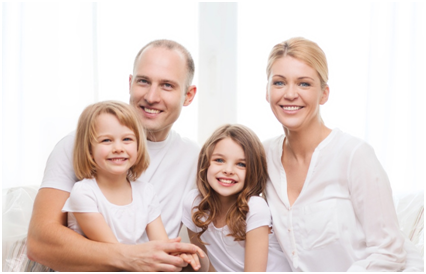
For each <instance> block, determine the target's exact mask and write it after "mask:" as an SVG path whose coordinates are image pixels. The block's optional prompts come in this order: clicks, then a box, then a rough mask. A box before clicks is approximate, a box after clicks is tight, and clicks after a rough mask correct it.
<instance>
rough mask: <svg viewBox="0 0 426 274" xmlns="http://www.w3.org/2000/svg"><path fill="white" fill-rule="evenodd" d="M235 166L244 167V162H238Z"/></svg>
mask: <svg viewBox="0 0 426 274" xmlns="http://www.w3.org/2000/svg"><path fill="white" fill-rule="evenodd" d="M237 166H240V167H246V164H245V163H238V164H237Z"/></svg>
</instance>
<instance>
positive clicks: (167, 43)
mask: <svg viewBox="0 0 426 274" xmlns="http://www.w3.org/2000/svg"><path fill="white" fill-rule="evenodd" d="M148 47H154V48H166V49H169V50H174V49H176V50H177V51H179V52H180V53H182V54H183V56H184V57H185V59H186V68H187V73H188V75H187V79H186V81H187V82H186V89H188V88H189V86H190V85H191V83H192V80H193V78H194V71H195V65H194V60H193V59H192V56H191V53H189V51H188V50H187V49H186V48H185V47H184V46H182V45H181V44H179V43H178V42H175V41H173V40H167V39H161V40H154V41H152V42H150V43H148V44H146V45H145V46H144V47H143V48H142V49H141V50H140V51H139V52H138V54H137V55H136V58H135V61H134V63H133V73H135V69H136V63H137V61H138V58H139V56H140V55H141V54H142V52H143V51H144V50H145V49H146V48H148Z"/></svg>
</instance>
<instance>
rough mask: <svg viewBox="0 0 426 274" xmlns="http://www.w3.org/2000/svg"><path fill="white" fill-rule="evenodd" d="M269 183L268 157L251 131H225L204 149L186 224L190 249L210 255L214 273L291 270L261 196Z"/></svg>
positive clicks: (224, 128) (237, 128) (219, 131)
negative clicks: (198, 249)
mask: <svg viewBox="0 0 426 274" xmlns="http://www.w3.org/2000/svg"><path fill="white" fill-rule="evenodd" d="M266 179H267V167H266V159H265V152H264V149H263V146H262V144H261V143H260V141H259V139H258V137H257V136H256V135H255V134H254V133H253V132H252V131H251V130H250V129H248V128H246V127H244V126H241V125H225V126H222V127H220V128H219V129H217V130H216V131H215V132H214V133H213V135H212V136H211V137H210V138H209V139H208V140H207V142H206V143H205V144H204V146H203V148H202V149H201V152H200V155H199V158H198V168H197V188H198V189H194V190H192V191H191V192H189V193H188V195H187V196H186V198H185V200H184V212H183V218H182V219H183V220H182V222H183V223H184V224H185V226H186V227H187V228H188V234H189V237H190V240H191V243H193V244H196V245H198V246H199V247H200V248H201V249H203V250H204V252H206V253H207V254H208V256H209V259H210V263H211V264H210V269H209V270H210V271H215V270H216V271H220V272H225V271H233V272H242V271H261V272H264V271H289V270H290V267H289V265H288V262H287V259H286V258H285V256H284V254H283V253H282V251H281V248H280V246H279V244H278V242H277V240H276V239H275V235H274V234H273V233H272V232H271V229H270V228H271V226H272V223H271V214H270V211H269V208H268V205H267V203H266V201H265V199H264V198H263V197H261V196H260V195H261V193H262V192H263V190H264V188H265V184H266Z"/></svg>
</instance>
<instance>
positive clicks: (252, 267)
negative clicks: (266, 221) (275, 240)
mask: <svg viewBox="0 0 426 274" xmlns="http://www.w3.org/2000/svg"><path fill="white" fill-rule="evenodd" d="M268 248H269V227H268V226H261V227H258V228H256V229H253V230H250V231H249V232H247V234H246V254H245V258H244V272H253V271H254V272H265V271H266V264H267V263H268Z"/></svg>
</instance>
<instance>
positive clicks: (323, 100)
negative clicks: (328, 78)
mask: <svg viewBox="0 0 426 274" xmlns="http://www.w3.org/2000/svg"><path fill="white" fill-rule="evenodd" d="M329 95H330V88H329V87H328V85H326V86H325V88H324V89H323V91H322V97H321V100H320V105H324V104H325V103H326V102H327V101H328V96H329Z"/></svg>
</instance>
